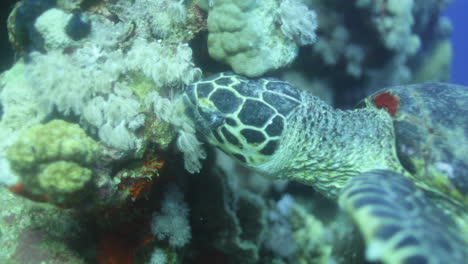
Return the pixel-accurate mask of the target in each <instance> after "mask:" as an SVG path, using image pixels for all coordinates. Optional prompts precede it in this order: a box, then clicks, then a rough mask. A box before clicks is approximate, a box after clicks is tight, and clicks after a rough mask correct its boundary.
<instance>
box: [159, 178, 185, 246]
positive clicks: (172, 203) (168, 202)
mask: <svg viewBox="0 0 468 264" xmlns="http://www.w3.org/2000/svg"><path fill="white" fill-rule="evenodd" d="M188 214H189V208H188V206H187V204H186V203H185V201H184V195H183V193H182V192H181V191H180V190H179V188H178V187H177V186H176V185H172V186H170V188H169V189H168V190H167V192H166V193H165V194H164V199H163V201H162V208H161V211H160V212H158V213H155V214H153V222H152V224H151V231H152V233H153V234H154V235H155V236H156V237H157V238H158V239H159V240H163V239H166V238H167V239H168V240H169V245H171V246H172V247H182V246H184V245H185V244H187V243H188V242H189V241H190V239H191V238H192V233H191V228H190V224H189V221H188Z"/></svg>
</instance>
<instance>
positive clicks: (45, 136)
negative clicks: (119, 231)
mask: <svg viewBox="0 0 468 264" xmlns="http://www.w3.org/2000/svg"><path fill="white" fill-rule="evenodd" d="M99 148H100V147H99V145H98V144H97V143H96V142H95V141H94V140H93V139H91V138H90V137H88V136H87V135H86V134H85V132H84V131H83V130H82V129H81V128H80V127H79V126H78V125H76V124H71V123H67V122H65V121H62V120H53V121H51V122H49V123H47V124H45V125H42V124H41V125H37V126H33V127H31V128H29V129H28V130H26V131H25V132H24V134H23V135H22V136H21V137H20V138H19V140H18V141H17V142H16V143H14V144H13V145H12V146H10V147H9V148H8V150H7V159H8V160H9V161H10V164H11V168H12V170H13V171H14V172H15V173H16V174H18V176H19V177H20V179H21V180H20V182H21V184H22V186H24V188H26V189H27V190H29V191H30V192H31V193H32V194H34V195H46V196H47V197H48V200H49V201H50V202H51V203H55V204H60V205H63V204H70V203H75V202H78V201H80V200H81V199H83V198H84V197H85V196H83V193H86V192H87V191H89V189H87V186H88V184H89V183H90V180H91V176H92V171H91V170H90V169H89V168H87V166H90V165H92V164H93V163H94V162H95V159H96V157H97V155H98V152H99Z"/></svg>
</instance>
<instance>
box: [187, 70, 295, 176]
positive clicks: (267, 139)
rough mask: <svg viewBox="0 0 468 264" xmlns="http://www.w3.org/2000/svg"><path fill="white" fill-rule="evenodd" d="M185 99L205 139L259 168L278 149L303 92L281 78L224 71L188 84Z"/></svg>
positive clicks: (191, 115)
mask: <svg viewBox="0 0 468 264" xmlns="http://www.w3.org/2000/svg"><path fill="white" fill-rule="evenodd" d="M184 100H185V105H186V114H187V116H188V117H189V118H191V119H192V120H193V121H194V122H195V126H196V129H197V131H198V132H199V134H201V136H202V137H203V139H204V141H206V142H208V143H209V144H211V145H215V146H217V147H219V148H220V149H221V150H222V151H224V152H225V153H227V154H229V155H230V156H233V157H234V158H236V159H238V160H239V161H240V162H242V163H243V164H244V165H245V166H247V167H253V168H255V167H258V166H259V165H261V164H263V163H265V162H267V161H268V160H270V158H271V157H272V156H273V155H274V154H275V152H276V151H277V149H278V146H279V142H280V139H281V137H282V136H283V133H284V131H285V127H286V125H287V124H286V122H287V116H288V115H289V114H290V113H291V112H292V111H293V110H294V108H296V107H297V106H298V105H299V104H300V93H299V92H298V91H297V90H296V89H295V88H294V87H292V86H291V85H290V84H288V83H286V82H283V81H280V80H277V79H247V78H244V77H242V76H239V75H235V74H233V73H220V74H217V75H214V76H211V77H208V78H206V79H203V80H201V81H198V82H196V83H194V84H191V85H189V86H187V88H186V90H185V99H184Z"/></svg>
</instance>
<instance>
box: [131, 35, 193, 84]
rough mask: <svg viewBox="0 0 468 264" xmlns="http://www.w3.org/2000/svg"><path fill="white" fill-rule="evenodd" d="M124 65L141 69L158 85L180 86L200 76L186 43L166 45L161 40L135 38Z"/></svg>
mask: <svg viewBox="0 0 468 264" xmlns="http://www.w3.org/2000/svg"><path fill="white" fill-rule="evenodd" d="M126 65H127V68H128V69H139V70H141V71H142V72H143V73H144V74H145V75H146V76H148V77H150V78H151V79H152V80H153V81H154V83H155V84H156V86H158V87H164V86H172V87H180V86H182V85H184V84H189V83H191V82H193V81H194V80H196V79H198V78H200V77H201V70H200V69H199V68H197V67H195V65H194V64H193V62H192V50H191V49H190V47H189V46H188V45H187V44H178V45H177V46H175V47H167V46H165V44H162V43H161V42H148V41H146V40H144V39H137V40H135V42H134V44H133V47H132V49H131V50H130V51H129V52H128V60H127V62H126Z"/></svg>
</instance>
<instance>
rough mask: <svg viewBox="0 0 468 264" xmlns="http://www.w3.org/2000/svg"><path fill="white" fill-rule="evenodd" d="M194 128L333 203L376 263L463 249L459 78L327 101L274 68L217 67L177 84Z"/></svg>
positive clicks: (433, 257) (438, 258)
mask: <svg viewBox="0 0 468 264" xmlns="http://www.w3.org/2000/svg"><path fill="white" fill-rule="evenodd" d="M184 101H185V102H184V104H185V106H186V107H185V112H186V114H187V116H188V117H189V118H190V119H192V120H193V122H194V124H195V127H196V129H197V131H198V132H199V134H200V135H202V137H203V139H204V140H205V141H206V142H208V143H209V144H212V145H214V146H217V147H219V148H220V149H221V150H223V151H224V152H226V153H227V154H229V155H231V156H232V157H234V158H236V159H237V160H239V161H240V162H241V163H242V164H243V165H245V166H247V167H250V168H253V169H254V170H256V171H258V172H261V173H262V174H264V175H269V176H273V177H275V178H283V179H284V178H285V179H291V180H297V181H300V182H303V183H305V184H308V185H311V186H313V188H314V189H315V190H317V191H318V192H320V193H321V194H323V195H325V196H326V197H329V198H331V199H334V200H336V201H338V202H339V204H340V206H341V208H343V209H344V211H345V212H347V213H348V214H349V215H350V216H351V218H352V219H353V221H354V222H355V223H356V225H357V227H358V229H359V230H360V232H361V234H362V235H363V238H364V241H365V243H366V257H367V259H368V260H370V261H382V262H384V263H406V264H410V263H418V264H420V263H464V261H465V260H466V259H468V210H467V208H468V202H467V201H468V199H467V197H468V175H467V173H468V160H467V157H468V155H467V154H468V153H467V152H468V147H467V146H468V145H467V138H468V122H467V120H466V118H467V117H468V109H467V106H468V88H467V87H462V86H457V85H452V84H441V83H426V84H415V85H407V86H396V87H391V88H386V89H383V90H380V91H378V92H377V93H375V94H373V95H371V96H369V97H367V98H365V99H364V100H363V101H362V102H361V103H360V104H359V107H358V108H357V109H354V110H348V111H342V110H337V109H333V108H332V107H330V106H328V105H327V104H325V103H324V102H322V101H321V100H320V99H319V98H317V97H315V96H313V95H311V94H309V93H307V92H304V91H300V90H299V89H297V88H295V87H294V86H293V85H291V84H289V83H287V82H285V81H282V80H279V79H275V78H258V79H248V78H245V77H243V76H239V75H236V74H234V73H230V72H226V73H219V74H216V75H214V76H211V77H208V78H206V79H203V80H200V81H198V82H196V83H193V84H191V85H189V86H187V87H186V89H185V92H184Z"/></svg>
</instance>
